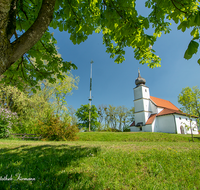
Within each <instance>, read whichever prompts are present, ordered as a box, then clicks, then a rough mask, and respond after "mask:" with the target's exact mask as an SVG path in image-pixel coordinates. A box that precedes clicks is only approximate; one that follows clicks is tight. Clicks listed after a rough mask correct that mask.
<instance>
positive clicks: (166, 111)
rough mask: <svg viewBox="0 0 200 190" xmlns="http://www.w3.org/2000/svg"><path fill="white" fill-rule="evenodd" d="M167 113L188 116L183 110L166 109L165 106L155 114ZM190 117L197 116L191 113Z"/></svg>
mask: <svg viewBox="0 0 200 190" xmlns="http://www.w3.org/2000/svg"><path fill="white" fill-rule="evenodd" d="M169 114H179V115H185V116H188V114H186V113H183V112H182V111H180V110H172V109H167V108H164V109H163V110H162V111H161V112H160V113H158V114H157V116H161V115H169ZM191 117H197V116H193V115H191Z"/></svg>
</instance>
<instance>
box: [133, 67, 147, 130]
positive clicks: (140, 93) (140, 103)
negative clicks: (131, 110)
mask: <svg viewBox="0 0 200 190" xmlns="http://www.w3.org/2000/svg"><path fill="white" fill-rule="evenodd" d="M145 83H146V80H145V79H144V78H142V77H141V75H140V70H139V69H138V78H137V79H136V80H135V84H136V87H135V88H134V89H133V90H134V107H135V126H136V127H140V130H142V126H144V125H145V123H146V122H147V120H148V118H149V116H150V115H151V110H150V93H149V88H148V87H147V86H145Z"/></svg>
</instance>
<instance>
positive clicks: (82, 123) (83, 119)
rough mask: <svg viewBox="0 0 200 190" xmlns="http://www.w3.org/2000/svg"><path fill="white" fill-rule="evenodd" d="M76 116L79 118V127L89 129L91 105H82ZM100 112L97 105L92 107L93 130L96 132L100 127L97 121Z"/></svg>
mask: <svg viewBox="0 0 200 190" xmlns="http://www.w3.org/2000/svg"><path fill="white" fill-rule="evenodd" d="M76 116H77V118H78V127H79V128H86V129H88V128H89V104H86V105H81V107H80V108H78V109H77V111H76ZM98 116H99V115H98V111H97V108H96V106H95V105H92V106H91V130H92V131H94V130H95V129H96V128H97V127H98V126H99V124H100V123H99V122H98V121H97V118H98Z"/></svg>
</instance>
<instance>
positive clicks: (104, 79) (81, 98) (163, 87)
mask: <svg viewBox="0 0 200 190" xmlns="http://www.w3.org/2000/svg"><path fill="white" fill-rule="evenodd" d="M137 7H138V12H139V14H141V15H143V16H145V14H147V11H146V10H145V9H144V8H143V7H144V1H140V4H139V5H137ZM177 26H178V25H175V24H173V23H172V26H171V28H172V31H171V33H170V34H166V35H164V34H163V35H162V36H161V37H160V38H159V39H158V40H157V42H156V43H155V44H154V46H153V49H154V50H156V54H157V55H159V57H160V58H161V59H162V60H161V67H159V68H154V69H150V68H149V67H148V66H147V65H140V64H139V61H137V60H136V59H135V58H134V52H133V49H131V48H126V49H125V51H126V54H125V59H126V60H125V61H124V62H123V63H122V64H116V63H114V59H111V58H110V55H109V54H108V53H106V47H105V46H104V45H103V43H102V35H101V34H96V33H94V34H93V35H90V36H89V37H88V39H87V40H86V41H85V42H83V43H81V44H79V45H74V44H73V43H72V42H71V41H70V39H69V37H70V35H69V34H68V33H67V32H59V31H58V30H51V31H52V32H54V37H55V38H56V39H57V42H58V43H57V46H58V48H59V49H58V52H59V53H60V54H61V55H62V58H63V59H64V60H65V61H72V62H73V63H75V64H76V65H77V67H78V69H77V70H74V71H72V74H73V75H74V76H79V77H80V82H79V84H78V90H74V91H73V94H72V95H71V96H68V97H67V98H66V100H67V103H68V105H69V106H73V107H74V108H75V109H77V108H79V107H80V106H81V104H87V103H89V101H88V98H89V89H90V88H89V85H90V61H91V60H93V61H94V63H93V81H92V98H93V99H92V104H93V105H95V106H98V105H102V104H103V105H109V104H111V105H113V106H120V105H121V106H122V105H124V106H126V107H127V108H131V107H133V106H134V103H133V98H134V96H133V88H134V87H135V79H136V78H137V76H138V68H139V69H140V72H141V76H142V77H143V78H145V79H146V86H148V87H149V89H150V95H151V96H155V97H158V98H162V99H166V100H169V101H171V102H172V103H173V104H174V105H176V106H177V107H178V108H180V107H181V105H180V104H178V95H179V93H180V92H181V90H182V88H185V87H186V86H189V87H193V86H198V88H200V74H199V73H200V66H199V65H198V63H197V60H198V58H199V52H198V53H197V54H196V55H194V56H193V57H192V59H190V60H185V59H184V58H183V56H184V52H185V50H186V49H187V46H188V44H189V42H190V40H191V39H192V37H191V36H190V31H191V30H186V32H184V33H183V32H182V31H179V30H177Z"/></svg>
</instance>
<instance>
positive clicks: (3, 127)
mask: <svg viewBox="0 0 200 190" xmlns="http://www.w3.org/2000/svg"><path fill="white" fill-rule="evenodd" d="M17 119H18V117H17V113H12V112H11V111H10V110H9V109H6V108H1V107H0V138H7V137H9V135H10V134H11V132H12V127H13V125H14V124H15V125H17V124H18V121H17Z"/></svg>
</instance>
